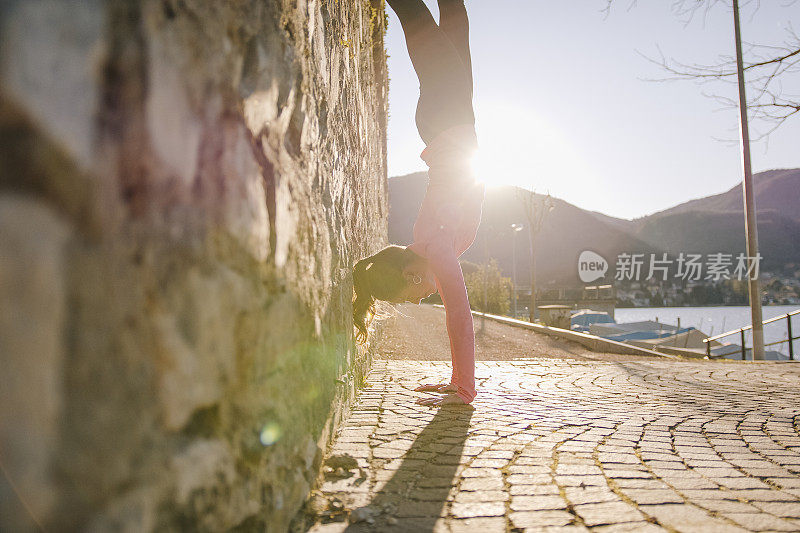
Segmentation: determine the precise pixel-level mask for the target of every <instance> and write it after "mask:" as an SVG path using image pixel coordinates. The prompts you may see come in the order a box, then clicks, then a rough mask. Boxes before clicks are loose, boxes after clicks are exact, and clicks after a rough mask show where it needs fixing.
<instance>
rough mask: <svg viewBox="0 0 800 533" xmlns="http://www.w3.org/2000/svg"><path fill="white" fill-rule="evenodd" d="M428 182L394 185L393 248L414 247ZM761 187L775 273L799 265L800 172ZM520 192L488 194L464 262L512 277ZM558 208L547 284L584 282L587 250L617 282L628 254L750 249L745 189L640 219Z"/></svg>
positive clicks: (546, 242)
mask: <svg viewBox="0 0 800 533" xmlns="http://www.w3.org/2000/svg"><path fill="white" fill-rule="evenodd" d="M426 182H427V177H426V175H425V173H424V172H420V173H415V174H409V175H406V176H398V177H395V178H391V179H390V180H389V204H390V208H389V239H390V241H391V242H394V243H399V244H407V243H409V242H411V238H412V237H411V229H412V226H413V224H414V219H415V218H416V215H417V211H418V209H419V205H420V202H421V201H422V197H423V195H424V194H425V186H426ZM754 182H755V193H756V205H757V207H758V223H759V244H760V247H761V253H762V256H763V257H764V261H763V263H762V265H763V267H764V268H765V269H766V270H772V271H775V270H781V269H783V268H785V267H786V266H787V265H789V264H800V169H794V170H770V171H767V172H762V173H759V174H757V175H755V176H754ZM515 189H516V188H515V187H510V186H509V187H499V188H493V189H489V190H487V194H486V202H485V204H484V216H483V222H482V224H481V229H480V230H479V232H478V237H477V239H476V241H475V244H474V245H473V246H472V248H471V249H470V250H468V251H467V253H466V254H465V255H464V259H466V260H468V261H472V262H483V261H484V260H485V258H486V257H487V255H488V256H489V257H493V258H496V259H497V260H498V261H499V263H500V265H501V268H502V269H503V270H504V271H505V272H506V274H508V275H510V274H511V265H512V260H511V257H512V239H513V238H514V237H513V235H512V232H511V229H510V226H511V224H513V223H522V224H525V216H524V214H523V211H522V206H521V204H520V202H519V200H518V199H517V197H516V194H515ZM554 205H555V208H554V210H553V211H552V212H551V213H550V215H549V217H548V219H547V221H546V223H545V226H544V228H543V230H542V232H541V233H540V235H539V238H538V240H537V253H536V258H537V259H536V261H537V276H539V277H540V280H541V281H543V282H544V281H549V282H552V283H557V284H564V283H568V284H573V283H577V281H578V280H577V273H576V265H577V258H578V255H579V254H580V252H582V251H583V250H593V251H595V252H597V253H599V254H601V255H602V256H603V257H605V258H606V259H607V260H608V261H610V262H611V263H612V264H611V272H610V275H607V276H606V278H605V279H606V281H609V280H610V279H611V278H613V268H614V266H613V263H614V260H615V258H616V256H617V255H618V254H619V253H621V252H636V253H650V252H661V251H666V252H669V253H671V254H677V253H679V252H691V253H703V254H707V253H715V252H729V253H739V252H744V250H745V246H744V215H743V213H742V196H741V185H739V186H736V187H733V188H732V189H730V190H729V191H726V192H724V193H721V194H717V195H713V196H709V197H706V198H698V199H695V200H690V201H688V202H685V203H683V204H679V205H676V206H674V207H671V208H669V209H666V210H664V211H660V212H658V213H654V214H652V215H649V216H646V217H642V218H639V219H635V220H626V219H620V218H615V217H612V216H609V215H606V214H603V213H598V212H593V211H587V210H584V209H581V208H579V207H576V206H574V205H572V204H570V203H568V202H566V201H564V200H560V199H557V198H556V199H554ZM498 230H499V231H498ZM487 235H488V236H489V238H488V239H487V238H486V237H487ZM516 239H517V243H516V244H517V250H516V251H517V276H518V281H519V282H520V283H521V284H524V283H525V281H524V280H526V279H527V278H528V276H529V272H530V257H529V252H528V250H529V245H528V238H527V231H523V232H521V233H520V234H518V235H517V236H516ZM487 241H488V242H487Z"/></svg>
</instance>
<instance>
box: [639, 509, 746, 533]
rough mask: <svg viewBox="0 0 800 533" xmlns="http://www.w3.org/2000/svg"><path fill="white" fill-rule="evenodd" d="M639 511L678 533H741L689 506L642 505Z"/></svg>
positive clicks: (732, 526)
mask: <svg viewBox="0 0 800 533" xmlns="http://www.w3.org/2000/svg"><path fill="white" fill-rule="evenodd" d="M639 509H640V510H641V511H642V512H643V513H645V514H646V515H648V516H651V517H653V518H655V519H656V520H657V521H658V523H659V524H661V525H664V526H667V527H670V528H673V529H676V530H678V531H687V532H688V531H692V532H694V531H696V532H706V531H709V532H720V533H723V532H728V531H741V529H739V528H737V527H736V526H734V525H732V524H730V523H729V522H727V521H725V520H722V519H719V518H716V517H714V516H712V515H711V514H709V513H708V512H707V511H704V510H703V509H700V508H699V507H696V506H694V505H689V504H668V505H643V506H640V507H639Z"/></svg>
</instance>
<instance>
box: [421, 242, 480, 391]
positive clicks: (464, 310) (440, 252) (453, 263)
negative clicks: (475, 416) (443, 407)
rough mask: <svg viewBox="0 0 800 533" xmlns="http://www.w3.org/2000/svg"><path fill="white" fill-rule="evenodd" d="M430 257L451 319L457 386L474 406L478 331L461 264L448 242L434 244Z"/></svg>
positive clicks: (428, 253)
mask: <svg viewBox="0 0 800 533" xmlns="http://www.w3.org/2000/svg"><path fill="white" fill-rule="evenodd" d="M426 257H427V258H428V264H429V265H430V267H431V270H432V271H433V273H434V275H435V276H436V280H437V282H438V285H439V294H440V296H441V297H442V302H444V307H445V312H446V316H447V318H446V320H447V334H448V336H449V337H450V352H451V354H450V355H451V357H452V362H453V384H454V385H456V386H457V387H458V392H457V394H458V395H459V396H460V397H461V399H462V400H464V402H466V403H470V402H471V401H472V400H473V399H474V398H475V331H474V329H473V326H472V313H471V312H470V309H469V299H468V297H467V287H466V285H465V284H464V274H463V273H462V271H461V264H460V263H459V262H458V257H457V256H456V254H455V250H454V249H453V247H452V246H448V245H447V244H444V243H442V244H430V245H429V246H428V247H427V250H426Z"/></svg>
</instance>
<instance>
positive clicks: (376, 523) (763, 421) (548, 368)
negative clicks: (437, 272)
mask: <svg viewBox="0 0 800 533" xmlns="http://www.w3.org/2000/svg"><path fill="white" fill-rule="evenodd" d="M477 376H478V382H479V395H478V398H477V399H476V400H475V402H474V404H473V405H474V409H473V408H469V407H463V406H462V407H448V408H443V409H438V410H437V409H430V408H426V407H422V406H419V405H416V404H415V403H414V400H416V399H417V398H418V397H420V393H415V392H413V391H412V389H413V388H414V387H415V386H416V385H418V384H419V383H427V382H432V381H434V380H437V379H440V378H441V379H444V378H446V377H449V365H448V364H446V363H440V362H431V361H376V362H375V365H374V369H373V371H372V373H371V374H370V376H369V378H368V383H367V386H366V388H365V389H364V391H363V392H362V394H361V396H360V400H359V402H358V404H357V406H356V408H355V409H354V411H353V413H352V415H351V416H350V417H349V418H348V420H346V421H345V423H344V424H343V427H342V429H341V431H340V432H339V434H338V436H337V439H336V441H335V444H334V446H333V448H332V451H331V454H332V457H331V458H329V460H328V462H327V464H328V465H329V466H327V467H326V468H325V471H326V474H325V481H324V483H323V484H322V485H321V486H320V490H319V491H315V492H314V493H313V494H312V498H311V499H310V500H309V502H308V505H307V507H308V509H310V512H311V513H312V515H316V516H317V517H318V521H317V523H316V524H315V525H314V526H312V527H311V529H310V531H313V532H314V533H328V532H340V531H348V532H361V531H414V532H426V531H431V532H440V531H441V532H453V533H455V532H461V531H477V532H481V533H491V532H495V531H511V532H515V531H551V530H554V531H586V530H592V531H676V530H677V531H703V532H706V531H725V532H728V531H795V530H800V476H798V473H800V434H798V422H799V421H798V415H800V365H795V364H791V363H786V364H780V363H749V364H747V363H731V362H674V361H652V362H649V361H648V362H596V361H592V362H581V361H568V360H554V359H553V360H545V359H535V360H516V361H487V362H479V363H478V366H477Z"/></svg>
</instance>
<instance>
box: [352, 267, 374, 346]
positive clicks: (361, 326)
mask: <svg viewBox="0 0 800 533" xmlns="http://www.w3.org/2000/svg"><path fill="white" fill-rule="evenodd" d="M372 264H373V263H372V261H371V258H369V257H368V258H366V259H362V260H361V261H359V262H357V263H356V265H355V267H353V290H354V291H355V298H354V299H353V325H354V326H355V328H356V330H358V331H357V332H356V341H357V342H358V343H359V344H363V343H364V342H365V341H366V340H367V327H368V326H369V323H370V321H371V320H372V316H373V315H374V314H375V297H374V296H373V295H372V291H371V290H370V285H371V284H370V283H369V280H368V279H367V276H368V275H369V274H368V272H367V270H368V269H369V267H371V266H372Z"/></svg>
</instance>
